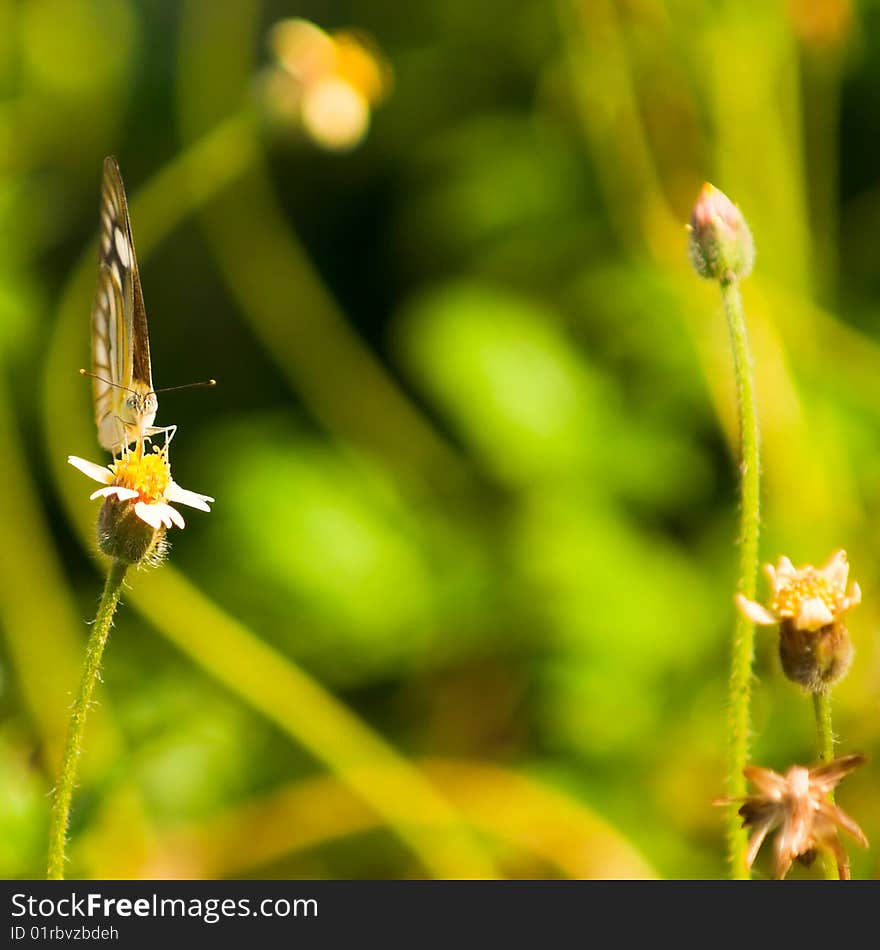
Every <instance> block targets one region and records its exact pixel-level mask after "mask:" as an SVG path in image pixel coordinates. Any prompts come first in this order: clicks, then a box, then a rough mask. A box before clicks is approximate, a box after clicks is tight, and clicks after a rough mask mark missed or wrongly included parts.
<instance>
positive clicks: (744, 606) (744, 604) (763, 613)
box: [735, 594, 779, 627]
mask: <svg viewBox="0 0 880 950" xmlns="http://www.w3.org/2000/svg"><path fill="white" fill-rule="evenodd" d="M735 600H736V606H737V607H739V609H740V610H741V611H742V612H743V613H744V614H745V615H746V617H748V618H749V620H751V621H752V623H757V624H760V626H762V627H769V626H772V625H773V624H776V623H779V617H777V616H776V614H774V613H771V612H770V611H769V610H768V609H767V608H766V607H763V606H761V604H757V603H755V601H753V600H749V599H748V598H747V597H743V595H742V594H737V595H736V597H735Z"/></svg>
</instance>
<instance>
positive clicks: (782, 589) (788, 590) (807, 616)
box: [736, 549, 862, 693]
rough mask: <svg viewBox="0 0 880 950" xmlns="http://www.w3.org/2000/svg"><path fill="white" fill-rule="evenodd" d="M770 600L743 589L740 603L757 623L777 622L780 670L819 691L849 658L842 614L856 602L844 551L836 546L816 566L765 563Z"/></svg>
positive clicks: (837, 675) (845, 667)
mask: <svg viewBox="0 0 880 950" xmlns="http://www.w3.org/2000/svg"><path fill="white" fill-rule="evenodd" d="M764 570H765V572H766V574H767V577H768V579H769V581H770V602H769V604H768V606H766V607H765V606H763V605H762V604H759V603H757V602H756V601H754V600H749V599H748V598H747V597H744V596H743V595H742V594H737V595H736V603H737V606H738V607H739V609H740V610H741V611H742V612H743V613H744V614H745V615H746V617H748V618H749V620H751V621H752V623H756V624H760V625H762V626H775V625H777V624H778V625H779V657H780V660H781V661H782V669H783V671H784V672H785V675H786V676H787V677H788V678H789V679H790V680H793V681H794V682H796V683H799V684H800V685H801V686H803V687H805V688H806V689H808V690H809V691H810V692H814V693H816V692H823V691H824V690H827V689H828V688H829V687H830V686H831V685H832V684H833V683H835V682H837V681H838V680H839V679H840V678H841V677H842V676H843V675H844V674H845V673H846V671H847V670H848V669H849V665H850V663H851V661H852V653H853V650H852V642H851V641H850V638H849V633H848V631H847V629H846V624H845V623H844V620H843V617H844V614H845V613H846V612H847V611H848V610H851V609H852V608H853V607H856V606H857V605H858V604H860V603H861V600H862V592H861V590H860V588H859V585H858V584H857V583H855V582H853V583H852V584H850V585H849V588H847V580H848V578H849V562H848V561H847V557H846V551H844V550H843V549H841V550H838V551H835V552H834V554H832V555H831V557H830V558H829V560H828V563H827V564H826V565H825V566H824V567H823V568H821V569H819V568H815V567H813V565H812V564H805V565H803V566H802V567H798V568H796V567H795V566H794V565H793V564H792V563H791V561H790V560H789V559H788V558H787V557H781V558H780V559H779V563H778V564H777V565H776V567H773V565H772V564H766V565H765V566H764Z"/></svg>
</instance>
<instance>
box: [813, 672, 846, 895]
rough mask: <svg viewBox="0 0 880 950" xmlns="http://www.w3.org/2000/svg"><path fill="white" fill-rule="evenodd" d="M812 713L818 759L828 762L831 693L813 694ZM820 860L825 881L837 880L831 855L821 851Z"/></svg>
mask: <svg viewBox="0 0 880 950" xmlns="http://www.w3.org/2000/svg"><path fill="white" fill-rule="evenodd" d="M813 713H814V715H815V717H816V745H817V748H818V750H819V759H820V761H822V762H830V761H831V760H832V759H833V758H834V730H833V729H832V727H831V693H830V692H829V691H828V690H825V691H824V692H821V693H813ZM828 797H829V799H830V800H831V801H834V792H833V791H832V792H829V794H828ZM821 859H822V870H823V872H824V874H825V878H826V880H829V881H837V880H839V878H840V874H839V873H838V870H837V865H836V863H835V861H834V859H833V858H832V857H831V855H830V854H827V853H825V852H824V851H823V852H822V854H821Z"/></svg>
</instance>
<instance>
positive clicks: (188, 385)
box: [153, 379, 217, 395]
mask: <svg viewBox="0 0 880 950" xmlns="http://www.w3.org/2000/svg"><path fill="white" fill-rule="evenodd" d="M216 385H217V380H216V379H203V380H202V381H201V382H198V383H184V384H183V385H182V386H165V387H164V388H163V389H154V390H153V394H154V395H158V394H159V393H172V392H175V391H176V390H178V389H196V388H197V387H208V388H210V387H211V386H216Z"/></svg>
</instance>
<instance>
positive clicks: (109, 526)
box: [67, 445, 214, 564]
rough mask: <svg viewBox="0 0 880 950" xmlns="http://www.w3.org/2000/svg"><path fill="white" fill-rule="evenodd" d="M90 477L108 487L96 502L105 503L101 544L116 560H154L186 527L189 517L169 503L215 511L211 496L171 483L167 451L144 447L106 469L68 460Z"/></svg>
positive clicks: (100, 491)
mask: <svg viewBox="0 0 880 950" xmlns="http://www.w3.org/2000/svg"><path fill="white" fill-rule="evenodd" d="M67 461H68V462H70V464H71V465H73V466H74V467H75V468H78V469H79V470H80V471H81V472H82V473H83V474H84V475H88V476H89V478H93V479H94V480H95V481H96V482H102V483H103V484H104V485H105V486H106V487H104V488H99V489H98V490H97V491H94V492H92V494H91V495H90V496H89V497H90V498H103V499H104V504H103V506H102V507H101V512H100V515H99V517H98V543H99V547H100V548H101V550H102V551H103V552H104V553H105V554H107V555H109V556H110V557H113V558H116V559H120V560H123V561H126V562H128V563H130V564H136V563H138V562H140V561H142V560H144V559H149V558H151V557H152V556H153V555H154V554H155V552H156V551H157V549H158V547H159V545H161V542H162V540H163V538H164V534H165V529H166V528H170V527H171V526H172V525H177V527H178V528H183V527H185V524H186V523H185V522H184V520H183V516H182V515H181V514H180V512H179V511H178V510H177V509H176V508H172V507H171V505H170V504H169V502H176V503H178V504H182V505H189V506H190V507H191V508H199V509H200V510H202V511H210V510H211V509H210V507H209V504H208V503H209V502H213V501H214V499H213V498H211V497H210V496H209V495H200V494H197V493H196V492H192V491H188V490H187V489H185V488H181V487H180V485H178V484H177V482H175V481H174V480H173V479H172V478H171V465H170V462H169V460H168V449H167V446H162V447H159V446H154V449H153V451H152V452H144V450H143V446H142V445H141V446H139V447H138V450H137V451H135V452H129V453H128V454H126V455H123V456H122V458H119V459H117V460H116V461H114V462H113V463H112V464H111V465H108V466H106V467H103V466H101V465H96V464H95V463H94V462H89V461H87V460H86V459H82V458H78V457H77V456H75V455H71V456H69V457H68V459H67Z"/></svg>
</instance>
